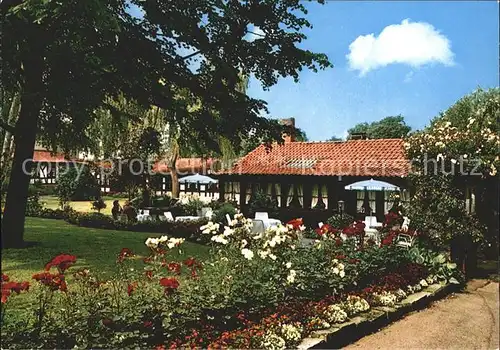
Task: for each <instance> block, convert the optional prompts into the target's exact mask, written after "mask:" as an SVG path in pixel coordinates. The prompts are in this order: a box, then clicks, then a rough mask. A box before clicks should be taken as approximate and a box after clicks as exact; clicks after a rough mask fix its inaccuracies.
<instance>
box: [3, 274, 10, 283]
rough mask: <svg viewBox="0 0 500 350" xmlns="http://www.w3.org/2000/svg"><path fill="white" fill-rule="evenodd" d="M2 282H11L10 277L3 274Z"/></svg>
mask: <svg viewBox="0 0 500 350" xmlns="http://www.w3.org/2000/svg"><path fill="white" fill-rule="evenodd" d="M2 282H9V276H7V275H6V274H4V273H2Z"/></svg>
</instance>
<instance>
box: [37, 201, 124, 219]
mask: <svg viewBox="0 0 500 350" xmlns="http://www.w3.org/2000/svg"><path fill="white" fill-rule="evenodd" d="M102 199H103V200H104V203H106V208H104V209H103V210H101V213H103V214H106V215H111V208H112V207H113V201H115V200H119V201H120V205H121V206H122V207H123V204H125V201H126V200H127V198H114V197H106V196H104V197H103V198H102ZM40 201H41V202H42V203H43V206H44V207H45V208H49V209H57V208H60V206H59V198H57V196H41V197H40ZM69 205H70V206H71V207H72V208H73V209H75V210H76V211H79V212H87V213H88V212H93V211H95V210H92V202H91V201H73V202H69Z"/></svg>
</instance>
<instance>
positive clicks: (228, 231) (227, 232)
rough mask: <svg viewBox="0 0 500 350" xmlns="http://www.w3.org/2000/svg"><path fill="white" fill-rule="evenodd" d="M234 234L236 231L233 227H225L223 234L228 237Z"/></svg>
mask: <svg viewBox="0 0 500 350" xmlns="http://www.w3.org/2000/svg"><path fill="white" fill-rule="evenodd" d="M233 233H234V230H233V229H232V228H231V227H229V226H224V233H223V235H224V236H226V237H228V236H231V235H232V234H233Z"/></svg>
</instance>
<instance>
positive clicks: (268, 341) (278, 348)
mask: <svg viewBox="0 0 500 350" xmlns="http://www.w3.org/2000/svg"><path fill="white" fill-rule="evenodd" d="M260 348H262V349H267V350H283V349H285V348H286V342H285V340H284V339H283V338H281V337H280V336H278V335H276V334H275V333H273V332H271V331H268V332H267V333H266V334H265V335H264V337H263V339H262V344H260Z"/></svg>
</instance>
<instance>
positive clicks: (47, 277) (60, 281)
mask: <svg viewBox="0 0 500 350" xmlns="http://www.w3.org/2000/svg"><path fill="white" fill-rule="evenodd" d="M33 279H34V280H36V281H38V282H40V283H41V284H43V285H45V286H47V287H49V288H50V289H51V290H52V291H56V290H60V291H62V292H66V291H67V290H68V288H67V285H66V281H65V280H64V275H63V274H51V273H50V272H40V273H36V274H34V275H33Z"/></svg>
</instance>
